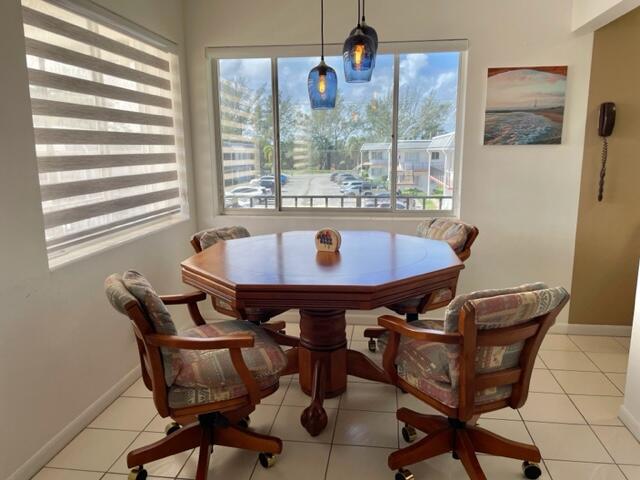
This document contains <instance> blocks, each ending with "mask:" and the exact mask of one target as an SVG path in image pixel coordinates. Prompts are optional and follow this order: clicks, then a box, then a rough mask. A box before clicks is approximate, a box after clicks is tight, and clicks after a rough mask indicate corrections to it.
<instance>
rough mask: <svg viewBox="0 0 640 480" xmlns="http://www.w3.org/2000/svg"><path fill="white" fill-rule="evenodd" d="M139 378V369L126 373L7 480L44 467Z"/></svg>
mask: <svg viewBox="0 0 640 480" xmlns="http://www.w3.org/2000/svg"><path fill="white" fill-rule="evenodd" d="M139 377H140V367H136V368H134V369H133V370H131V371H130V372H129V373H127V374H126V375H125V376H124V377H123V378H122V379H121V380H120V381H119V382H118V383H116V384H115V385H114V386H113V387H111V388H110V389H109V390H107V391H106V392H105V393H104V394H103V395H101V396H100V398H98V399H97V400H96V401H95V402H93V403H92V404H91V405H89V407H88V408H87V409H85V410H84V411H83V412H82V413H81V414H80V415H78V417H76V418H75V419H74V420H73V421H72V422H70V423H69V424H68V425H67V426H66V427H64V428H63V429H62V430H61V431H60V432H58V433H57V434H56V435H55V436H54V437H53V438H52V439H51V440H49V441H48V442H47V443H45V444H44V446H43V447H42V448H40V450H38V451H37V452H36V453H35V454H34V455H33V456H32V457H31V458H29V460H27V461H26V462H25V463H23V464H22V465H21V466H20V467H19V468H18V469H17V470H16V471H15V472H13V473H12V474H11V475H10V476H9V477H8V478H7V480H27V479H29V478H31V477H33V476H34V475H35V474H36V473H38V471H40V469H41V468H42V467H44V466H45V465H46V464H47V463H48V462H49V461H50V460H51V459H52V458H53V457H54V456H55V455H56V454H57V453H58V452H59V451H60V450H62V449H63V448H64V447H65V446H66V445H67V444H68V443H69V442H70V441H71V440H73V438H74V437H75V436H76V435H78V434H79V433H80V432H81V431H82V430H83V429H84V428H85V427H86V426H87V425H89V424H90V423H91V422H92V421H93V420H94V419H95V418H96V417H97V416H98V415H100V413H102V411H103V410H104V409H105V408H107V407H108V406H109V405H111V404H112V403H113V401H114V400H115V399H116V398H118V397H119V396H120V395H122V393H124V392H125V391H126V390H127V388H129V387H130V386H131V385H132V384H133V383H134V382H135V381H136V379H138V378H139Z"/></svg>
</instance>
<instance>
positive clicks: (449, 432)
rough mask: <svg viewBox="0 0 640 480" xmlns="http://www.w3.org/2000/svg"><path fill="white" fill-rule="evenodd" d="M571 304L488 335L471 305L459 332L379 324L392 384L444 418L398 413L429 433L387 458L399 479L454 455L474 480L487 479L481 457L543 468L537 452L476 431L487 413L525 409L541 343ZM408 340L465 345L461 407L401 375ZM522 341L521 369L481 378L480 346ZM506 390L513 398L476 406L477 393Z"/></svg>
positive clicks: (388, 321)
mask: <svg viewBox="0 0 640 480" xmlns="http://www.w3.org/2000/svg"><path fill="white" fill-rule="evenodd" d="M568 300H569V298H568V297H567V298H565V299H564V300H563V301H562V302H560V304H559V305H558V306H557V307H556V308H554V309H553V310H551V311H550V312H548V313H546V314H545V315H542V316H539V317H536V318H533V319H531V320H529V321H527V322H525V323H522V324H519V325H514V326H510V327H503V328H495V329H487V330H478V329H477V328H476V312H475V309H474V307H473V305H472V304H471V303H469V302H467V303H466V304H465V305H464V306H463V308H462V311H461V314H460V320H459V323H458V325H459V327H458V329H459V331H458V332H455V333H445V332H443V331H440V330H430V329H425V328H420V327H417V326H413V325H411V324H408V323H407V322H405V320H404V319H402V318H397V317H394V316H391V315H385V316H382V317H380V318H379V319H378V323H379V324H380V325H381V326H383V327H384V328H385V329H386V330H387V331H389V335H390V338H389V343H388V345H387V348H386V349H385V351H384V354H383V368H384V370H385V372H386V373H387V375H388V376H389V378H390V379H391V382H392V383H393V384H395V385H396V386H397V387H399V388H401V389H402V390H403V391H405V392H407V393H410V394H412V395H413V396H415V397H417V398H419V399H420V400H422V401H423V402H425V403H427V404H428V405H430V406H431V407H433V408H435V409H436V410H438V411H439V412H441V413H442V414H443V415H445V416H438V415H423V414H420V413H417V412H414V411H412V410H409V409H406V408H401V409H400V410H398V412H397V418H398V420H400V421H402V422H404V423H405V424H406V425H407V426H410V427H415V428H417V429H418V430H421V431H423V432H425V433H427V436H426V437H425V438H423V439H422V440H420V441H419V442H417V443H415V444H412V445H410V446H408V447H406V448H403V449H401V450H398V451H396V452H394V453H392V454H391V455H390V456H389V459H388V464H389V468H391V469H393V470H396V469H400V470H401V472H400V475H402V469H403V467H405V466H407V465H411V464H413V463H417V462H420V461H422V460H426V459H428V458H431V457H434V456H436V455H440V454H443V453H446V452H453V454H454V458H459V459H460V461H461V462H462V464H463V466H464V468H465V470H466V472H467V474H468V475H469V478H471V479H472V480H486V476H485V475H484V473H483V472H482V469H481V467H480V464H479V463H478V459H477V457H476V452H482V453H487V454H490V455H498V456H503V457H509V458H517V459H520V460H524V461H525V464H523V468H529V467H532V468H538V467H537V465H536V464H537V463H539V462H540V459H541V457H540V451H539V450H538V448H537V447H535V446H533V445H526V444H523V443H520V442H515V441H512V440H508V439H506V438H503V437H501V436H499V435H496V434H494V433H491V432H489V431H487V430H485V429H483V428H480V427H478V426H476V425H475V420H476V419H477V418H478V417H479V416H480V415H481V414H483V413H486V412H491V411H495V410H499V409H501V408H505V407H511V408H520V407H522V406H523V405H524V403H525V402H526V400H527V396H528V394H529V383H530V381H531V373H532V371H533V366H534V363H535V360H536V355H537V354H538V350H539V349H540V345H541V344H542V340H543V339H544V336H545V335H546V333H547V332H548V330H549V328H551V326H552V325H553V324H554V323H555V319H556V317H557V316H558V314H559V313H560V311H561V310H562V308H563V307H564V306H565V304H566V303H567V302H568ZM403 336H404V337H408V338H412V339H415V340H420V341H424V342H437V343H442V344H446V345H459V346H460V358H461V360H460V380H459V382H460V383H459V397H458V407H457V408H453V407H451V406H449V405H446V404H444V403H442V402H440V401H438V400H437V399H435V398H433V397H430V396H429V395H427V394H425V393H423V392H422V391H420V390H418V389H417V388H416V387H414V386H413V385H411V384H409V383H407V382H406V381H405V380H403V379H402V378H400V377H399V376H398V373H397V370H396V357H397V355H398V349H399V346H400V339H401V337H403ZM519 341H523V342H524V347H523V349H522V352H521V354H520V363H519V365H518V366H517V367H514V368H509V369H505V370H500V371H497V372H490V373H476V369H475V356H476V349H477V348H478V347H483V346H506V345H510V344H513V343H516V342H519ZM501 385H511V386H512V391H511V395H509V397H507V398H505V399H502V400H496V401H493V402H490V403H486V404H480V405H477V404H476V403H475V395H476V393H477V392H479V391H482V390H484V389H486V388H490V387H498V386H501ZM405 428H407V427H406V426H405ZM528 462H531V464H529V463H528ZM531 478H536V477H531Z"/></svg>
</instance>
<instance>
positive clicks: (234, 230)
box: [191, 225, 297, 346]
mask: <svg viewBox="0 0 640 480" xmlns="http://www.w3.org/2000/svg"><path fill="white" fill-rule="evenodd" d="M249 236H251V234H250V233H249V231H248V230H247V229H246V228H244V227H242V226H239V225H236V226H233V227H221V228H209V229H206V230H201V231H199V232H197V233H195V234H194V235H193V236H192V237H191V245H192V246H193V249H194V250H195V251H196V253H200V252H202V251H203V250H205V249H207V248H209V247H211V246H213V245H215V244H216V243H218V242H222V241H226V240H234V239H237V238H246V237H249ZM211 302H212V304H213V308H215V309H216V310H217V311H218V312H220V313H222V314H223V315H228V316H239V317H240V318H242V319H244V320H249V321H251V322H253V323H255V324H256V325H261V326H262V327H263V328H264V329H266V330H268V331H269V332H273V334H272V337H273V338H274V339H275V340H276V341H277V342H278V343H279V344H281V345H287V346H297V341H296V340H297V339H295V340H294V338H295V337H290V336H289V337H285V335H284V333H285V326H286V324H285V322H282V321H279V322H270V323H266V322H268V321H269V320H270V319H271V318H272V317H274V316H276V315H279V314H281V313H283V312H284V311H285V310H281V309H273V308H271V309H269V308H243V309H238V310H236V309H234V308H233V307H232V306H231V305H230V304H229V303H228V302H225V301H224V300H222V299H220V298H214V297H212V298H211Z"/></svg>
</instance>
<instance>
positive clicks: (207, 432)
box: [196, 428, 212, 480]
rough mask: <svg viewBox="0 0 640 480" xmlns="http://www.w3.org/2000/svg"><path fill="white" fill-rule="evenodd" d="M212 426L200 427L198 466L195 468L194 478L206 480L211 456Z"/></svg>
mask: <svg viewBox="0 0 640 480" xmlns="http://www.w3.org/2000/svg"><path fill="white" fill-rule="evenodd" d="M211 431H212V428H202V434H201V435H200V452H199V454H198V466H197V468H196V480H207V475H208V474H209V460H210V458H211V443H212V442H211V440H212V438H211V433H212V432H211Z"/></svg>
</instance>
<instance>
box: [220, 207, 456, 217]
mask: <svg viewBox="0 0 640 480" xmlns="http://www.w3.org/2000/svg"><path fill="white" fill-rule="evenodd" d="M318 210H320V209H319V208H313V209H311V208H305V209H302V208H301V209H299V210H294V209H286V210H282V211H276V210H271V211H268V212H266V211H264V210H260V209H249V208H247V209H238V210H229V209H225V210H223V211H221V212H219V213H218V215H221V216H225V217H247V216H249V217H256V218H295V217H298V218H300V217H304V218H319V219H331V218H353V219H360V220H369V219H376V218H377V219H380V218H384V219H386V220H405V219H420V218H426V217H455V218H457V217H458V216H459V215H458V214H456V212H455V211H453V210H411V211H402V210H400V211H398V210H396V211H386V212H372V213H368V212H363V211H360V210H346V209H345V210H342V209H340V210H335V209H334V210H331V209H326V210H325V209H323V210H322V211H318Z"/></svg>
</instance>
